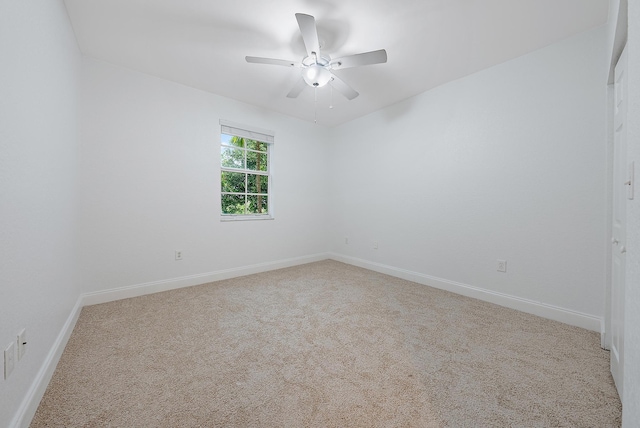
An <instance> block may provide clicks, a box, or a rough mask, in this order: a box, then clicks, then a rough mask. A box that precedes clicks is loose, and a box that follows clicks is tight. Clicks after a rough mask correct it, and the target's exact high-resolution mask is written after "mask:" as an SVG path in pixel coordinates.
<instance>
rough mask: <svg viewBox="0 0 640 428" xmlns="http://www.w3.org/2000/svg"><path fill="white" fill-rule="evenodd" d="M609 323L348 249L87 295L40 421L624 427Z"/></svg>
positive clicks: (85, 424) (131, 424)
mask: <svg viewBox="0 0 640 428" xmlns="http://www.w3.org/2000/svg"><path fill="white" fill-rule="evenodd" d="M608 367H609V354H608V352H606V351H603V350H602V349H600V346H599V335H598V334H596V333H594V332H590V331H586V330H583V329H580V328H576V327H570V326H567V325H564V324H560V323H557V322H553V321H548V320H545V319H542V318H538V317H535V316H532V315H528V314H524V313H520V312H517V311H513V310H509V309H505V308H501V307H499V306H495V305H491V304H488V303H484V302H480V301H477V300H473V299H470V298H466V297H462V296H458V295H455V294H452V293H448V292H444V291H440V290H436V289H432V288H429V287H426V286H424V285H419V284H415V283H412V282H408V281H403V280H400V279H396V278H393V277H389V276H386V275H381V274H378V273H375V272H371V271H368V270H364V269H360V268H356V267H353V266H349V265H345V264H342V263H338V262H335V261H323V262H319V263H312V264H308V265H303V266H297V267H294V268H289V269H282V270H278V271H273V272H269V273H264V274H258V275H252V276H247V277H243V278H236V279H232V280H227V281H221V282H216V283H212V284H205V285H201V286H196V287H190V288H184V289H180V290H173V291H168V292H164V293H158V294H154V295H149V296H143V297H138V298H134V299H127V300H120V301H117V302H111V303H106V304H102V305H95V306H89V307H85V308H84V309H83V310H82V313H81V315H80V319H79V321H78V323H77V325H76V328H75V330H74V332H73V335H72V336H71V338H70V340H69V343H68V345H67V348H66V349H65V351H64V354H63V356H62V358H61V360H60V363H59V364H58V367H57V370H56V372H55V374H54V376H53V379H52V381H51V383H50V384H49V387H48V389H47V392H46V393H45V396H44V398H43V399H42V402H41V403H40V407H39V408H38V411H37V413H36V416H35V418H34V420H33V422H32V425H31V426H32V427H45V426H46V427H94V426H95V427H98V426H100V427H102V426H110V427H218V426H219V427H229V426H230V427H258V426H259V427H306V426H313V427H350V426H359V427H360V426H361V427H409V426H411V427H472V426H473V427H503V426H504V427H617V426H619V425H620V419H621V406H620V400H619V399H618V395H617V393H616V391H615V388H614V385H613V381H612V378H611V375H610V374H609V368H608Z"/></svg>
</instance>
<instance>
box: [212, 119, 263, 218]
mask: <svg viewBox="0 0 640 428" xmlns="http://www.w3.org/2000/svg"><path fill="white" fill-rule="evenodd" d="M221 124H222V127H221V133H220V134H221V139H220V140H221V146H220V182H221V196H220V203H221V216H222V217H221V218H222V220H252V219H271V218H273V216H272V209H271V205H272V200H271V194H272V192H271V184H272V183H271V181H272V180H271V173H270V169H271V157H270V154H271V145H272V143H273V135H270V134H272V133H269V134H267V133H264V131H263V132H258V131H255V130H253V131H252V130H247V129H244V128H246V127H244V126H241V125H234V126H231V125H229V124H228V123H223V122H222V121H221ZM267 132H268V131H267ZM264 140H267V141H264ZM268 140H271V141H268Z"/></svg>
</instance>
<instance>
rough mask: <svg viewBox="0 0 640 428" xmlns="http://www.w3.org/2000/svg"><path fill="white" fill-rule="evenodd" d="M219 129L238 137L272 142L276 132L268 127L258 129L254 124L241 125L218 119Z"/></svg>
mask: <svg viewBox="0 0 640 428" xmlns="http://www.w3.org/2000/svg"><path fill="white" fill-rule="evenodd" d="M220 130H221V132H222V133H223V134H227V135H236V136H238V137H244V138H248V139H250V140H257V141H261V142H263V143H269V144H273V143H274V138H275V136H276V133H275V132H273V131H269V130H268V129H260V128H257V127H255V126H248V125H243V124H241V123H235V122H230V121H228V120H224V119H220Z"/></svg>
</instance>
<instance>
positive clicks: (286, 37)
mask: <svg viewBox="0 0 640 428" xmlns="http://www.w3.org/2000/svg"><path fill="white" fill-rule="evenodd" d="M65 4H66V6H67V10H68V11H69V16H70V18H71V22H72V25H73V28H74V30H75V33H76V37H77V39H78V44H79V46H80V49H81V51H82V53H83V54H85V55H88V56H90V57H94V58H98V59H101V60H104V61H107V62H110V63H113V64H117V65H121V66H124V67H127V68H130V69H133V70H137V71H141V72H144V73H148V74H151V75H154V76H158V77H162V78H165V79H168V80H172V81H175V82H178V83H182V84H184V85H188V86H192V87H194V88H199V89H202V90H205V91H208V92H212V93H215V94H219V95H222V96H225V97H229V98H233V99H236V100H240V101H243V102H246V103H249V104H253V105H257V106H261V107H265V108H268V109H271V110H275V111H278V112H281V113H284V114H287V115H290V116H294V117H298V118H301V119H304V120H308V121H313V119H314V93H313V92H314V90H313V89H312V88H310V87H309V88H306V89H305V90H304V91H303V92H302V94H301V95H300V96H299V97H298V98H297V99H290V98H287V97H286V94H287V93H288V92H289V90H290V89H291V87H292V86H293V84H294V83H295V81H296V80H297V79H298V78H299V73H300V70H299V69H297V68H286V67H279V66H272V65H263V64H249V63H247V62H245V59H244V57H245V55H251V56H262V57H269V58H281V59H287V60H295V61H300V60H301V59H302V58H303V57H304V56H305V49H304V44H303V42H302V37H301V36H300V32H299V29H298V25H297V22H296V19H295V16H294V14H295V13H298V12H301V13H306V14H309V15H313V16H315V18H316V22H317V27H318V33H319V37H320V40H321V43H322V45H323V53H326V54H329V55H330V56H331V57H332V58H338V57H340V56H345V55H350V54H355V53H360V52H366V51H371V50H376V49H386V50H387V54H388V58H389V59H388V62H387V63H386V64H376V65H369V66H365V67H359V68H350V69H344V70H339V71H336V72H335V73H336V74H337V75H338V76H339V77H341V78H342V79H343V80H344V81H346V82H347V83H349V84H350V85H351V86H352V87H353V88H355V89H356V90H357V91H358V92H360V96H359V97H357V98H356V99H354V100H352V101H347V100H346V99H345V98H344V97H343V96H342V95H340V94H339V93H337V92H334V94H333V105H334V108H333V109H329V108H328V106H329V104H330V94H331V90H330V88H329V86H326V87H324V88H320V89H318V107H317V118H318V123H319V124H322V125H326V126H335V125H338V124H341V123H344V122H347V121H349V120H352V119H355V118H357V117H360V116H363V115H365V114H368V113H371V112H373V111H375V110H378V109H380V108H382V107H385V106H388V105H391V104H394V103H396V102H398V101H401V100H403V99H406V98H408V97H411V96H413V95H416V94H419V93H421V92H424V91H426V90H428V89H431V88H433V87H435V86H438V85H441V84H443V83H445V82H448V81H451V80H455V79H458V78H460V77H463V76H466V75H469V74H471V73H474V72H476V71H479V70H482V69H484V68H487V67H491V66H493V65H496V64H499V63H501V62H504V61H507V60H509V59H513V58H516V57H518V56H520V55H523V54H526V53H528V52H531V51H533V50H536V49H539V48H542V47H544V46H548V45H550V44H552V43H555V42H557V41H560V40H562V39H564V38H566V37H569V36H571V35H573V34H576V33H578V32H581V31H585V30H588V29H591V28H594V27H596V26H599V25H602V24H604V23H605V22H606V20H607V13H608V0H393V1H391V0H342V1H338V0H278V1H265V0H65Z"/></svg>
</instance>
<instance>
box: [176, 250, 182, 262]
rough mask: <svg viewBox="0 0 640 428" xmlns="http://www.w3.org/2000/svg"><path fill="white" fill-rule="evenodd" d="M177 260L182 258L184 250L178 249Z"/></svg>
mask: <svg viewBox="0 0 640 428" xmlns="http://www.w3.org/2000/svg"><path fill="white" fill-rule="evenodd" d="M176 260H182V250H176Z"/></svg>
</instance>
